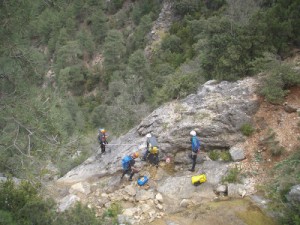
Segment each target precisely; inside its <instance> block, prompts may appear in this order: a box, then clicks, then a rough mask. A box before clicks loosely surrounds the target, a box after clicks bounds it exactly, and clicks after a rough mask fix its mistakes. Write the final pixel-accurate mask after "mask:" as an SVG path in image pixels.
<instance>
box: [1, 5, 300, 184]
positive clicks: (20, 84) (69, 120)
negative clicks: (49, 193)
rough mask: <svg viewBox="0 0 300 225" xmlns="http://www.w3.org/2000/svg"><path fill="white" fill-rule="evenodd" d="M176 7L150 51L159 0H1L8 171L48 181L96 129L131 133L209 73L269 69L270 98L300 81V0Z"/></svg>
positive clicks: (74, 161) (224, 76)
mask: <svg viewBox="0 0 300 225" xmlns="http://www.w3.org/2000/svg"><path fill="white" fill-rule="evenodd" d="M172 4H173V6H172V10H173V12H174V14H175V15H174V18H173V23H172V25H171V27H170V30H169V32H168V33H158V35H159V36H160V37H161V40H162V41H161V42H160V43H159V44H158V45H155V48H154V49H152V51H151V52H150V56H149V55H148V56H146V54H145V51H144V49H145V47H146V46H147V45H148V44H149V43H150V40H149V38H148V34H149V32H150V31H151V28H152V26H153V24H154V21H156V19H157V18H158V16H159V13H160V11H161V8H162V6H163V1H162V0H139V1H133V0H132V1H125V0H110V1H104V0H68V1H63V0H45V1H38V0H22V1H7V0H4V1H1V2H0V22H1V29H0V62H1V68H0V82H1V83H0V85H1V89H0V130H1V135H0V171H1V172H4V173H8V174H11V175H13V176H17V177H20V178H26V179H30V180H32V179H33V180H34V181H35V182H40V181H41V179H42V178H43V176H44V175H45V174H47V173H50V172H51V171H50V169H49V166H50V165H52V164H54V165H55V166H56V167H58V168H59V171H58V175H63V174H64V173H66V172H67V171H68V170H69V169H71V168H72V167H74V166H76V165H78V164H79V163H80V162H82V160H83V159H85V158H86V157H87V156H88V155H90V154H91V149H92V148H91V146H90V145H91V144H93V143H95V130H96V128H98V127H100V126H101V127H106V128H107V129H108V130H109V131H110V133H111V134H114V135H119V134H122V133H124V132H125V131H127V130H128V129H129V128H131V127H132V126H133V125H135V124H137V123H138V122H139V121H140V120H141V118H143V117H144V116H145V115H147V114H148V113H149V112H150V110H151V109H153V108H154V107H157V106H159V105H160V104H162V103H164V102H166V101H169V100H171V99H177V98H182V97H184V96H186V95H188V94H189V93H192V92H193V91H195V90H196V88H197V87H198V86H199V85H200V84H201V83H203V82H205V81H206V80H209V79H217V80H238V79H240V78H243V77H245V76H252V75H256V74H257V73H258V72H264V74H265V76H264V83H263V87H262V89H261V94H263V95H265V96H266V98H267V99H268V100H269V101H271V102H273V103H280V102H281V101H282V100H283V97H284V96H285V94H286V90H287V89H288V88H289V87H291V86H293V85H297V84H299V83H300V76H299V71H298V72H297V71H295V70H293V65H289V64H286V63H283V61H282V60H283V59H285V58H286V57H289V56H291V54H292V50H293V49H295V48H297V47H299V46H300V27H299V26H300V14H299V11H300V0H276V1H274V0H248V1H243V0H210V1H200V0H174V1H172ZM89 137H90V138H89ZM78 153H80V154H79V155H80V156H79V157H78V156H77V157H75V156H76V155H77V154H78Z"/></svg>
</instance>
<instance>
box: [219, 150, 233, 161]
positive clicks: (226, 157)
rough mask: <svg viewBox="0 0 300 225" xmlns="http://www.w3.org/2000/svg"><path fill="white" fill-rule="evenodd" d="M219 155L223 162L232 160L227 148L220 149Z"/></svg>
mask: <svg viewBox="0 0 300 225" xmlns="http://www.w3.org/2000/svg"><path fill="white" fill-rule="evenodd" d="M219 157H220V159H221V160H223V161H225V162H229V161H231V160H232V158H231V155H230V153H229V151H227V150H223V151H221V152H220V156H219Z"/></svg>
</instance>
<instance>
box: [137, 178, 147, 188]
mask: <svg viewBox="0 0 300 225" xmlns="http://www.w3.org/2000/svg"><path fill="white" fill-rule="evenodd" d="M147 182H148V177H147V176H143V177H140V178H139V179H138V181H137V183H138V185H140V186H144V185H145V184H146V183H147Z"/></svg>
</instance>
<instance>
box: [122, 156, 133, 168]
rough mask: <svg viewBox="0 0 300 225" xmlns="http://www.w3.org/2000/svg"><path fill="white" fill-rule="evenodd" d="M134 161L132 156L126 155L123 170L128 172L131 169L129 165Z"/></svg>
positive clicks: (123, 160)
mask: <svg viewBox="0 0 300 225" xmlns="http://www.w3.org/2000/svg"><path fill="white" fill-rule="evenodd" d="M131 160H132V158H131V156H129V155H126V156H125V157H124V158H123V159H122V167H123V170H128V169H129V163H130V161H131Z"/></svg>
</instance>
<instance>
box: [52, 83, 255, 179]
mask: <svg viewBox="0 0 300 225" xmlns="http://www.w3.org/2000/svg"><path fill="white" fill-rule="evenodd" d="M256 84H257V82H256V80H255V79H254V78H246V79H244V80H241V81H238V82H233V83H230V82H226V81H224V82H221V83H218V82H217V81H208V82H207V83H205V84H204V85H202V86H201V87H200V88H199V89H198V91H197V93H196V94H192V95H190V96H188V97H187V98H185V99H182V100H180V101H173V102H170V103H167V104H165V105H163V106H161V107H159V108H158V109H156V110H155V111H153V113H151V114H150V115H149V116H147V117H146V118H145V119H144V120H143V121H142V122H141V123H140V124H139V125H138V126H137V127H135V128H133V129H132V130H130V131H129V132H128V133H127V134H125V135H124V136H121V137H120V138H118V139H117V140H114V141H112V142H111V143H110V144H111V145H110V146H108V147H109V151H110V152H109V151H108V153H105V154H104V155H101V157H99V155H98V156H93V157H91V158H89V159H88V160H86V162H85V163H84V164H82V165H80V166H78V167H76V168H75V169H73V170H72V171H70V172H69V173H67V174H66V175H65V176H64V177H62V178H61V179H59V180H58V182H67V183H70V184H71V183H77V182H80V181H84V180H87V179H93V178H100V177H105V176H109V175H112V174H114V173H116V172H118V171H120V170H121V163H120V162H121V158H122V157H123V156H124V155H126V154H130V153H132V152H134V151H136V150H138V149H139V148H143V147H144V144H145V135H146V134H147V133H149V132H151V133H152V134H154V135H156V136H157V137H158V142H159V145H160V146H159V147H160V158H164V157H165V156H171V157H172V158H173V159H174V158H176V156H177V155H178V154H179V155H180V154H182V155H187V154H186V153H188V152H189V151H190V142H189V141H190V140H189V138H190V137H189V132H190V130H192V129H194V130H196V131H197V133H198V134H199V137H200V139H201V142H202V147H203V149H205V150H207V151H209V150H211V149H215V148H222V149H224V148H225V149H229V148H230V147H232V146H234V145H236V144H237V143H238V142H241V141H243V140H244V136H243V135H242V134H241V132H240V130H239V129H240V127H241V126H242V125H243V124H244V123H249V122H250V121H251V116H252V115H253V114H254V113H255V112H256V110H257V108H258V99H257V96H256V94H255V88H256ZM177 158H178V157H177ZM179 158H181V159H183V158H182V157H179ZM182 161H183V162H184V163H190V161H189V160H188V159H186V160H185V161H184V160H182ZM139 163H140V162H138V164H139ZM177 163H179V162H177Z"/></svg>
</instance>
